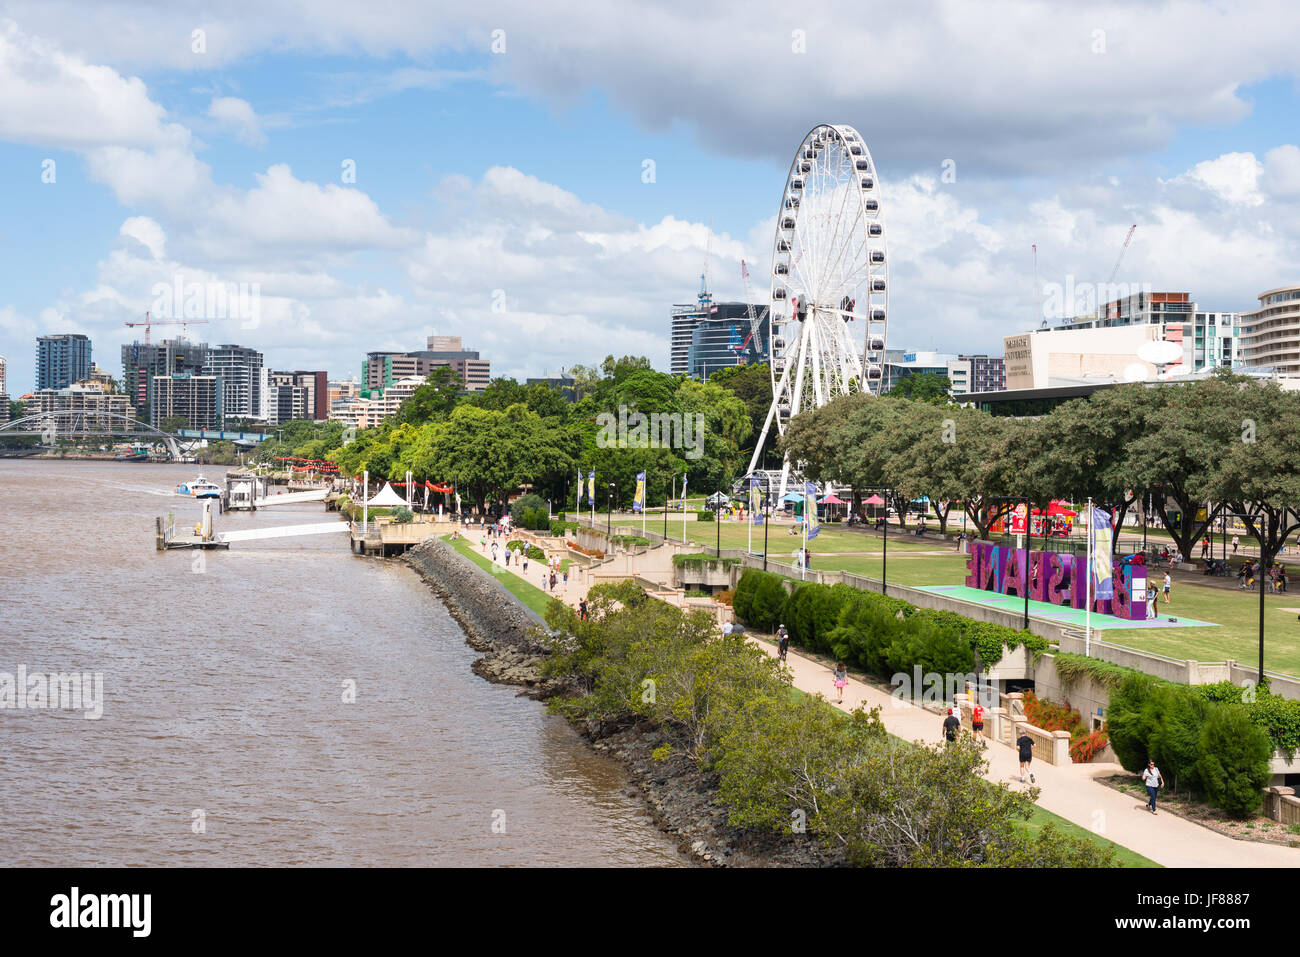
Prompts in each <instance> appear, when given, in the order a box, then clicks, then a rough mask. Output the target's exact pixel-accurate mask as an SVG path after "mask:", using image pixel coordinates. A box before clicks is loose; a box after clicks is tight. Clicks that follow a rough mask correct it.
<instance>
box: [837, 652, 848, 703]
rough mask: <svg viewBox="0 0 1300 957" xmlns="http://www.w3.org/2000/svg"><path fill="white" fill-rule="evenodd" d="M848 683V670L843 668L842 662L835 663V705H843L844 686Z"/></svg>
mask: <svg viewBox="0 0 1300 957" xmlns="http://www.w3.org/2000/svg"><path fill="white" fill-rule="evenodd" d="M848 683H849V672H848V669H846V668H845V667H844V662H842V661H837V662H835V692H836V698H835V703H836V704H843V703H844V686H845V685H846V684H848Z"/></svg>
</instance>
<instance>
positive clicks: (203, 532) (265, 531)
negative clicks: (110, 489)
mask: <svg viewBox="0 0 1300 957" xmlns="http://www.w3.org/2000/svg"><path fill="white" fill-rule="evenodd" d="M314 501H320V499H319V498H317V499H315V500H314ZM348 529H349V525H348V524H347V523H345V522H338V521H331V522H312V523H305V524H299V525H277V526H273V527H270V528H244V529H237V530H235V531H231V532H221V533H218V532H217V530H216V529H215V528H214V527H213V525H212V502H211V501H210V500H209V501H205V502H204V503H203V516H202V517H201V518H200V519H199V521H198V523H197V524H195V526H194V528H193V530H189V529H177V527H176V516H175V515H174V514H171V513H169V514H168V515H167V517H166V518H165V519H164V518H163V517H161V516H159V517H158V518H157V519H155V530H156V539H155V544H156V546H157V549H158V551H160V552H164V551H170V550H171V549H176V548H188V549H193V548H201V549H211V548H229V547H230V544H231V542H251V541H257V540H260V539H266V538H294V537H297V536H300V535H328V534H330V533H331V532H346V531H348ZM363 554H364V552H363Z"/></svg>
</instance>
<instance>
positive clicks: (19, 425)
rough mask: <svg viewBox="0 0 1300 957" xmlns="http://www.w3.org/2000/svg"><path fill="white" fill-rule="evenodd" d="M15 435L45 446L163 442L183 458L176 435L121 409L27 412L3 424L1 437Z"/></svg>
mask: <svg viewBox="0 0 1300 957" xmlns="http://www.w3.org/2000/svg"><path fill="white" fill-rule="evenodd" d="M7 435H12V436H19V437H37V438H39V439H40V440H41V446H42V447H44V448H54V447H56V446H57V445H58V444H59V443H60V442H86V441H91V440H100V441H128V440H131V439H145V440H148V441H152V442H162V443H163V444H165V445H166V446H167V452H168V454H169V455H171V457H172V458H173V459H175V460H177V461H180V457H181V449H180V445H179V443H177V441H176V436H174V435H172V434H171V433H170V432H164V431H163V430H162V429H155V428H154V427H153V426H152V425H150V424H149V423H148V422H141V421H140V420H139V419H136V418H132V417H131V416H129V415H122V414H120V413H117V412H100V411H96V410H92V409H60V410H56V411H52V412H37V413H36V414H34V415H25V416H23V417H22V418H20V419H14V420H13V421H12V422H6V423H5V424H4V425H0V438H3V437H4V436H7Z"/></svg>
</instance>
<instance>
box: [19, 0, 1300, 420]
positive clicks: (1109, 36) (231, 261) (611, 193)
mask: <svg viewBox="0 0 1300 957" xmlns="http://www.w3.org/2000/svg"><path fill="white" fill-rule="evenodd" d="M762 6H763V4H759V7H762ZM392 9H393V13H392V15H390V16H388V17H379V16H376V15H372V14H368V13H364V12H362V11H359V10H358V9H357V8H355V7H354V6H353V5H350V4H343V3H334V2H327V3H320V4H313V5H312V7H311V15H310V16H308V15H307V14H306V13H304V10H305V8H301V7H299V5H298V4H296V3H269V4H253V3H245V2H243V0H239V2H232V3H231V4H229V5H223V10H222V11H221V12H220V13H218V14H216V15H215V16H214V15H213V14H212V13H211V12H210V11H208V10H206V9H205V8H203V7H201V6H199V5H197V4H190V3H188V2H181V3H177V4H175V5H169V6H168V7H167V8H166V9H165V10H162V9H152V10H151V11H150V12H149V14H148V15H147V16H146V15H144V14H142V13H141V12H140V11H139V10H138V9H137V8H136V7H134V6H132V5H131V4H129V3H125V2H121V3H119V2H106V3H99V4H90V3H85V4H83V3H78V2H73V0H64V2H57V0H56V2H50V3H43V4H37V3H27V2H10V0H0V71H3V72H0V80H3V81H4V82H2V83H0V176H3V177H4V182H5V183H6V184H7V185H8V188H7V189H6V190H5V196H4V199H5V201H4V203H3V204H2V205H0V250H3V253H4V255H3V257H0V261H2V262H3V266H0V280H2V281H0V355H4V356H6V358H7V360H8V366H9V392H10V393H11V394H15V395H17V394H20V393H22V392H24V391H26V390H27V389H28V388H30V385H31V376H32V355H33V352H34V339H35V337H36V336H37V335H40V334H44V333H48V332H60V331H78V332H85V333H87V334H89V335H91V337H92V339H93V340H94V343H95V356H96V359H97V360H98V361H99V362H100V364H101V365H103V366H105V367H106V368H108V369H110V370H111V371H113V372H115V373H119V374H120V368H119V363H118V360H117V353H118V347H119V346H120V345H121V344H122V343H123V342H125V341H128V340H129V337H130V333H129V331H128V330H127V329H126V328H125V327H124V326H123V325H122V323H123V321H124V320H126V319H134V318H137V317H138V316H139V315H140V314H142V313H143V312H144V311H145V309H148V308H150V305H151V301H152V298H153V297H152V295H151V290H152V286H153V284H154V283H155V282H159V281H163V282H169V281H170V280H171V278H172V277H174V276H175V275H176V274H178V273H179V274H181V275H183V276H185V277H186V278H187V279H201V280H203V281H210V282H227V283H235V282H240V281H248V282H252V281H256V282H259V283H260V288H261V295H262V309H261V315H260V317H259V318H258V321H257V325H256V326H255V327H254V328H248V326H247V324H241V323H239V322H237V321H233V320H229V319H219V318H218V319H214V321H213V322H212V325H211V326H210V327H209V328H208V329H206V330H203V337H204V338H207V339H209V340H210V341H218V340H220V341H239V342H242V343H244V344H247V345H252V346H255V347H258V348H261V349H263V351H264V352H265V353H266V355H267V361H268V364H269V365H271V366H273V367H275V368H283V367H292V368H322V367H323V368H327V369H328V370H329V371H330V373H331V374H332V375H349V374H351V373H353V372H354V371H355V370H356V368H357V366H358V365H359V363H360V360H361V358H362V356H363V355H364V353H365V352H366V351H367V350H370V349H377V348H419V347H421V346H422V344H423V337H424V336H425V335H428V334H430V333H431V332H438V333H444V334H459V335H461V336H463V337H464V339H465V341H466V345H467V346H468V347H469V348H477V349H480V350H481V351H482V352H483V354H484V355H485V356H486V357H487V358H490V359H491V360H492V361H493V369H494V372H495V373H499V374H506V375H515V376H519V377H522V376H526V375H536V374H540V373H541V372H543V371H551V372H554V371H555V370H556V369H558V368H559V367H560V366H563V365H571V364H573V363H579V362H581V363H593V362H599V361H600V359H601V358H603V357H604V355H606V354H607V353H611V352H612V353H616V354H624V353H633V354H647V355H649V356H650V357H651V358H652V359H653V360H654V361H655V362H656V363H657V364H659V365H660V366H666V360H667V343H666V331H667V313H668V309H669V307H670V306H671V305H672V304H673V303H675V302H682V301H688V300H689V299H690V298H691V297H692V296H693V294H694V292H695V290H696V288H697V284H698V274H699V272H700V269H701V267H702V265H703V263H704V262H705V259H706V249H707V251H708V255H707V259H708V261H709V264H710V274H711V277H712V282H711V285H712V286H713V288H714V290H715V291H716V292H717V293H718V294H719V295H720V296H723V297H728V298H730V297H738V296H739V294H740V292H741V287H740V282H739V260H740V258H741V257H744V258H746V259H747V261H748V262H749V263H750V264H751V271H752V272H753V273H754V276H755V283H754V285H755V291H756V294H757V295H758V296H759V297H760V298H764V297H765V296H766V294H767V288H768V280H767V273H768V262H767V260H768V256H769V252H770V243H771V230H772V220H773V217H774V215H775V210H776V208H777V204H778V203H779V201H780V198H781V190H782V187H783V184H784V180H785V174H786V169H787V167H788V164H789V161H790V156H791V155H792V153H793V151H794V149H795V148H796V146H797V145H798V143H799V140H800V138H801V136H802V135H803V133H804V132H805V131H806V130H807V129H808V128H810V127H811V126H813V125H815V124H817V123H819V122H834V123H848V124H851V125H853V126H855V127H856V128H857V129H858V130H859V131H860V132H861V133H862V134H863V136H864V137H865V139H866V141H867V143H868V145H869V147H870V148H871V150H872V152H873V154H874V159H875V163H876V167H877V170H878V172H879V175H880V179H881V182H882V184H883V186H884V189H885V194H884V196H885V201H886V204H885V208H886V218H887V222H888V224H889V243H890V246H889V248H890V257H891V264H892V268H891V289H892V292H891V316H890V321H891V326H890V345H891V347H892V346H898V347H912V348H930V347H938V348H945V349H952V350H964V351H979V352H989V353H992V354H998V353H1000V351H1001V339H1002V336H1004V335H1010V334H1013V333H1015V332H1018V331H1023V328H1024V327H1026V326H1027V325H1028V323H1027V321H1026V317H1027V316H1029V317H1030V318H1032V310H1033V309H1034V308H1035V305H1034V299H1033V286H1032V260H1031V255H1030V252H1029V244H1030V243H1033V242H1037V243H1038V244H1039V249H1040V253H1041V255H1040V267H1043V270H1042V271H1044V273H1045V275H1043V277H1042V278H1043V279H1044V280H1045V281H1059V280H1062V279H1064V278H1065V276H1067V275H1070V276H1077V277H1079V278H1081V279H1094V280H1100V279H1104V278H1105V275H1106V274H1107V273H1109V271H1110V267H1111V265H1112V264H1113V263H1114V259H1115V256H1116V254H1117V253H1118V251H1119V243H1120V242H1121V241H1122V239H1123V236H1124V233H1125V231H1126V230H1127V228H1128V225H1129V224H1130V223H1132V222H1137V223H1138V224H1139V229H1138V233H1137V235H1136V237H1135V241H1134V245H1133V247H1132V248H1131V249H1130V251H1129V253H1128V254H1127V256H1126V259H1125V270H1124V272H1125V275H1126V276H1128V275H1130V274H1131V278H1132V279H1133V281H1140V282H1149V283H1151V284H1152V286H1153V288H1156V289H1178V290H1187V291H1190V292H1192V294H1193V297H1194V298H1196V299H1197V300H1198V301H1199V302H1201V304H1202V306H1203V307H1206V308H1210V309H1214V310H1240V309H1246V308H1250V307H1251V306H1252V305H1253V304H1254V296H1255V295H1256V294H1257V293H1258V292H1259V291H1261V290H1263V289H1264V288H1268V287H1271V286H1276V285H1282V284H1284V283H1288V282H1295V281H1297V279H1300V268H1298V267H1297V265H1296V257H1297V251H1298V250H1300V227H1298V226H1297V225H1296V224H1297V221H1298V220H1300V217H1297V216H1296V215H1295V213H1296V211H1297V210H1296V204H1297V201H1298V200H1300V150H1297V149H1296V146H1295V142H1296V140H1297V134H1296V129H1295V124H1294V118H1295V117H1296V116H1297V115H1300V109H1298V107H1300V102H1297V101H1298V99H1300V97H1298V95H1297V85H1296V76H1297V73H1298V72H1300V66H1298V63H1297V61H1298V59H1300V54H1297V52H1296V51H1295V49H1294V45H1293V44H1291V45H1289V46H1288V44H1287V42H1286V40H1285V37H1286V36H1291V37H1294V36H1295V35H1296V34H1297V30H1296V29H1295V27H1296V26H1297V16H1296V14H1295V13H1294V12H1293V10H1292V8H1291V7H1290V6H1289V5H1287V4H1274V3H1253V4H1228V5H1222V4H1215V5H1202V4H1189V5H1186V6H1185V7H1182V8H1180V10H1179V12H1178V13H1177V14H1172V13H1170V12H1169V10H1168V9H1167V8H1165V7H1162V6H1161V5H1158V4H1153V5H1146V6H1143V7H1141V8H1138V9H1132V8H1129V7H1126V6H1124V5H1114V6H1110V5H1099V6H1096V7H1091V8H1089V9H1087V10H1082V9H1078V8H1075V9H1071V10H1068V11H1058V10H1055V9H1054V8H1052V7H1051V6H1049V5H1044V4H1029V3H1026V4H1014V3H1005V4H1003V3H999V4H994V5H992V6H991V7H989V8H988V11H993V13H988V11H986V14H988V15H986V16H984V17H981V16H979V12H978V11H972V10H971V9H970V5H963V4H960V3H956V2H948V3H945V2H936V3H933V4H927V5H922V6H921V7H920V8H918V9H916V10H910V11H896V10H891V11H890V13H889V14H888V15H887V16H878V17H875V18H872V17H862V16H859V15H857V13H856V10H857V8H856V7H855V6H852V5H849V6H843V5H839V4H835V3H830V4H825V5H819V4H812V5H809V6H808V7H806V8H802V9H801V10H800V11H799V12H798V13H797V14H796V15H794V19H791V16H792V15H791V14H790V11H789V8H788V7H787V6H783V5H780V4H773V5H772V11H770V12H771V13H772V15H771V16H768V17H767V18H766V20H764V17H763V11H762V10H760V9H759V8H758V7H755V8H754V10H752V11H750V13H749V14H748V15H746V16H744V17H737V16H736V15H735V14H733V13H732V12H730V11H729V10H728V9H727V8H726V6H725V5H716V6H714V5H709V4H705V5H696V4H692V5H689V7H688V6H687V5H683V4H678V3H673V2H665V3H638V2H631V3H628V4H627V5H626V7H625V8H624V10H623V12H624V14H625V15H623V16H619V17H615V16H613V15H612V14H611V12H610V10H609V8H608V7H607V6H602V5H598V4H587V3H585V2H584V3H581V4H578V5H576V6H566V8H565V10H566V14H565V16H564V17H556V16H548V14H547V12H546V11H545V10H544V9H542V10H539V9H536V8H533V7H531V6H529V7H524V6H521V5H511V4H500V3H487V4H484V5H483V6H482V8H481V9H480V8H476V9H475V10H473V11H457V12H455V13H452V14H448V15H446V16H445V17H441V18H440V19H439V22H438V23H436V24H434V23H429V22H428V18H427V16H423V15H421V14H420V11H419V5H418V4H411V5H407V4H404V3H397V4H395V5H394V6H393V8H392ZM882 9H883V8H882ZM994 14H996V15H994ZM981 22H982V23H984V24H985V25H986V26H987V25H988V23H990V22H993V23H996V24H998V25H999V27H1000V29H999V31H998V37H999V39H998V44H1000V45H996V46H990V41H989V40H988V39H979V40H976V39H973V38H974V37H976V36H982V35H980V34H977V33H975V32H973V30H972V25H977V24H979V23H981ZM1225 22H1231V23H1232V24H1234V25H1235V27H1236V29H1234V30H1233V31H1231V33H1225V32H1224V30H1223V28H1222V25H1223V23H1225ZM196 23H199V24H203V25H204V27H203V28H204V29H205V31H206V38H207V48H206V50H205V51H204V52H203V54H202V55H196V54H194V53H193V51H192V50H191V49H190V48H189V47H190V36H191V30H192V29H193V25H194V24H196ZM498 24H500V25H504V26H503V27H502V28H504V29H505V30H506V36H507V38H508V40H509V46H508V49H507V52H506V53H505V54H501V55H497V54H493V53H492V52H491V51H490V43H491V39H490V38H491V33H492V30H493V29H495V28H497V25H498ZM574 24H581V25H582V26H579V27H574V26H573V25H574ZM1251 24H1258V25H1259V28H1258V29H1250V28H1249V27H1250V26H1251ZM1264 24H1270V26H1269V27H1268V28H1267V29H1265V28H1264V26H1263V25H1264ZM1098 25H1100V26H1098ZM1288 25H1289V27H1290V28H1288ZM128 27H129V28H128ZM1098 29H1103V30H1104V31H1105V37H1106V43H1105V44H1104V47H1105V49H1104V50H1103V51H1101V52H1099V51H1097V49H1096V46H1097V44H1096V40H1095V32H1096V31H1097V30H1098ZM1153 31H1158V34H1159V35H1160V36H1162V37H1163V38H1164V41H1163V42H1164V43H1165V44H1166V47H1165V48H1166V53H1165V54H1164V55H1162V57H1160V58H1153V57H1152V56H1151V49H1150V45H1149V40H1148V38H1149V37H1150V36H1153V35H1157V33H1156V32H1153ZM796 32H802V33H803V34H804V36H805V39H806V46H807V50H806V51H805V52H802V53H796V52H795V51H794V50H793V49H792V47H793V46H797V43H792V37H793V36H794V34H795V33H796ZM968 37H969V38H972V39H966V38H968ZM863 51H866V52H865V53H864V52H863ZM1157 61H1158V62H1157ZM6 91H7V92H6ZM7 98H12V99H7ZM47 158H52V159H54V160H55V161H56V163H57V180H56V182H55V183H53V184H49V183H43V182H42V181H41V169H42V165H41V164H42V162H43V161H44V160H45V159H47ZM345 159H351V160H354V161H355V162H356V170H357V176H356V181H355V183H344V182H342V181H341V179H340V172H341V167H340V164H341V163H342V162H343V160H345ZM647 159H650V160H653V161H654V164H655V181H654V182H653V183H644V182H642V169H643V166H642V164H643V161H645V160H647ZM945 160H952V161H953V162H954V163H955V168H956V170H957V172H958V175H957V179H956V182H952V183H946V182H943V181H941V180H940V177H939V174H940V170H941V165H942V164H943V163H944V161H945ZM710 223H712V231H713V238H712V239H710V238H709V224H710ZM498 294H500V295H501V296H504V301H505V302H506V304H507V305H506V308H505V309H504V310H500V309H497V310H494V309H493V308H492V303H493V301H494V298H496V297H498ZM223 323H224V324H223ZM194 332H195V333H196V334H197V333H198V332H199V330H198V329H197V328H196V329H195V330H194ZM158 335H159V331H157V330H156V331H155V337H157V336H158Z"/></svg>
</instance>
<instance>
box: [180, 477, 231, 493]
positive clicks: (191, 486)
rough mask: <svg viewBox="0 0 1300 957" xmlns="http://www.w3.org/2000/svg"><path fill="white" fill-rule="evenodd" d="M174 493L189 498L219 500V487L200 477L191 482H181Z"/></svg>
mask: <svg viewBox="0 0 1300 957" xmlns="http://www.w3.org/2000/svg"><path fill="white" fill-rule="evenodd" d="M175 491H176V494H177V495H187V496H189V497H190V498H221V486H220V485H215V484H213V483H212V482H209V481H208V480H207V479H205V478H204V477H203V476H202V475H200V476H199V477H198V478H196V479H194V480H193V481H191V482H182V483H181V484H180V485H178V486H176V489H175Z"/></svg>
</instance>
